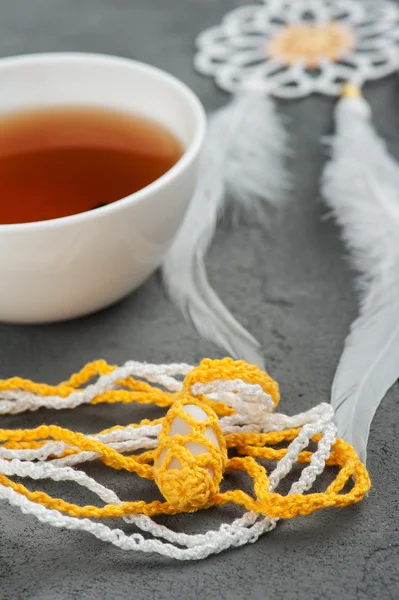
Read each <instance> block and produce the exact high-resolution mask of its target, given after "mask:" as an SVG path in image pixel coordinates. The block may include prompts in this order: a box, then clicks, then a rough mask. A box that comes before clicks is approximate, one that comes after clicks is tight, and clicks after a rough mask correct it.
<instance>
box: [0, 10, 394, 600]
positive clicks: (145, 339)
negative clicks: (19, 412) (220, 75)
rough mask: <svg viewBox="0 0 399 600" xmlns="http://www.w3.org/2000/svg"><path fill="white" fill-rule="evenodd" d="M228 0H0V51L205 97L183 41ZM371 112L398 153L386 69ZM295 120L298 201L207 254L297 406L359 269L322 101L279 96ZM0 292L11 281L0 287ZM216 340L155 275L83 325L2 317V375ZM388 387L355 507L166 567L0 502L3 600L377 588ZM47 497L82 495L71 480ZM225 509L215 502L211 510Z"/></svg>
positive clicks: (129, 492)
mask: <svg viewBox="0 0 399 600" xmlns="http://www.w3.org/2000/svg"><path fill="white" fill-rule="evenodd" d="M236 4H239V2H234V1H233V0H113V1H112V2H110V1H109V0H68V1H65V0H13V2H9V1H8V0H0V55H2V56H6V55H11V54H20V53H24V52H37V51H55V50H81V51H96V52H106V53H112V54H120V55H124V56H130V57H133V58H136V59H139V60H143V61H146V62H149V63H152V64H154V65H156V66H158V67H161V68H164V69H166V70H168V71H170V72H171V73H173V74H175V75H177V76H178V77H180V78H181V79H182V80H183V81H185V82H186V83H187V84H188V85H190V86H191V87H192V88H193V89H194V90H195V92H196V93H197V94H198V95H199V96H200V98H201V99H202V101H203V102H204V104H205V106H206V108H207V109H212V108H215V107H217V106H219V105H221V104H222V103H223V102H225V96H224V95H223V94H221V93H219V92H218V91H217V90H216V89H215V87H214V85H213V83H212V81H211V80H209V79H205V78H202V77H200V76H198V75H196V74H195V73H194V72H193V69H192V53H193V39H194V36H195V35H196V34H197V33H199V32H200V31H201V30H202V29H203V28H205V27H207V26H209V25H211V24H214V23H216V22H218V21H219V18H220V17H221V16H222V14H223V13H224V12H226V11H227V10H229V9H231V8H232V7H233V6H235V5H236ZM366 95H367V98H368V99H369V100H370V102H371V104H372V107H373V109H374V111H375V117H374V118H375V123H376V125H377V127H378V129H379V131H380V133H381V134H382V135H384V136H385V138H386V139H387V140H388V143H389V145H390V148H391V150H392V152H393V153H394V154H395V155H396V156H397V157H398V158H399V139H398V132H399V122H398V112H397V106H398V99H399V80H398V78H397V77H396V76H394V77H391V78H389V79H386V80H384V81H382V82H377V83H375V84H373V85H369V86H367V88H366ZM280 106H281V111H282V112H283V113H285V114H286V115H288V116H289V117H290V119H291V124H290V132H291V135H292V145H293V149H294V159H293V161H292V170H293V175H294V181H295V185H296V193H295V197H294V200H293V201H292V202H291V204H290V205H289V207H288V208H287V210H286V212H285V214H284V215H283V218H282V220H281V223H279V224H278V225H276V226H275V228H274V231H272V232H271V233H270V234H268V235H266V234H265V233H264V232H262V231H261V230H260V229H257V228H256V227H254V226H250V225H247V226H243V227H241V228H240V229H238V230H228V229H226V228H223V227H221V228H220V230H219V232H218V234H217V236H216V239H215V243H214V244H213V247H212V249H211V252H210V254H209V260H208V268H209V273H210V278H211V281H212V283H213V285H214V286H215V288H216V289H217V290H218V292H219V293H220V296H221V297H222V298H223V300H224V301H225V302H226V304H227V305H228V306H229V307H230V308H231V309H232V311H233V312H234V314H235V315H236V316H237V317H238V318H239V319H240V320H241V322H242V323H244V324H245V325H246V326H247V327H248V328H249V329H251V330H252V331H255V332H256V334H257V337H258V338H259V339H260V341H261V342H262V344H263V348H264V353H265V358H266V363H267V365H268V368H269V370H270V371H271V373H272V374H273V376H275V377H276V378H277V379H278V380H279V381H280V382H281V390H282V402H281V408H282V410H283V411H286V412H288V413H296V412H298V411H300V410H305V409H308V408H310V407H311V406H313V405H314V404H316V403H318V402H320V401H326V400H328V398H329V389H330V384H331V379H332V376H333V373H334V369H335V366H336V363H337V360H338V357H339V354H340V351H341V347H342V343H343V340H344V338H345V335H346V333H347V330H348V327H349V324H350V322H351V321H352V319H353V318H354V316H355V314H356V298H355V296H354V293H353V288H352V274H351V273H350V271H349V270H348V268H347V265H346V263H345V260H344V249H343V246H342V244H341V242H340V240H339V231H338V230H337V229H336V227H335V226H334V223H333V222H332V221H331V220H325V219H323V216H324V215H325V213H326V209H325V207H324V206H323V204H322V202H321V201H320V198H319V191H318V181H319V176H320V173H321V169H322V166H323V163H324V160H325V155H324V151H323V148H322V146H321V145H320V138H321V137H322V136H324V135H326V134H328V133H330V132H331V131H332V109H333V102H332V101H331V100H327V99H325V98H319V97H317V98H316V97H312V98H310V99H306V100H303V101H296V102H292V103H289V102H286V103H282V104H281V105H280ZM5 293H7V292H6V290H5ZM205 355H211V356H219V352H218V351H217V349H215V348H213V347H212V346H210V345H208V344H206V343H204V342H202V341H200V340H199V339H198V337H197V336H196V334H195V332H194V331H193V329H192V328H191V327H190V326H188V325H187V324H185V323H184V322H183V321H182V319H181V317H180V314H179V313H178V311H177V310H176V309H175V308H174V307H173V306H171V304H170V303H169V302H168V301H167V299H166V298H165V294H164V292H163V289H162V286H161V283H160V279H159V275H158V274H156V275H154V276H153V277H152V278H151V279H150V280H149V281H148V282H147V283H146V284H145V285H143V287H142V288H141V289H140V290H138V291H137V292H136V293H135V294H133V295H132V296H131V297H130V298H128V299H127V300H125V301H124V302H122V303H121V304H119V305H118V306H115V307H113V308H111V309H110V310H107V311H105V312H103V313H101V314H97V315H95V316H92V317H90V318H87V319H83V320H81V321H79V322H73V323H68V324H62V325H52V326H47V327H11V326H1V327H0V377H10V376H12V375H14V374H18V375H21V376H25V377H31V378H35V379H36V380H43V381H48V382H56V381H58V380H62V379H64V378H65V377H67V376H68V374H69V373H70V372H72V371H74V370H76V369H79V367H80V366H81V365H83V364H84V363H85V362H87V361H89V360H92V359H94V358H98V357H103V358H106V359H107V360H108V361H110V362H112V363H122V362H123V361H125V360H126V359H128V358H137V359H139V360H148V361H153V362H167V361H171V360H174V361H179V360H184V361H188V362H193V363H194V362H196V361H198V360H199V359H201V358H202V357H203V356H205ZM397 397H398V387H397V386H396V387H395V388H394V389H393V390H392V391H391V392H390V393H389V394H388V396H387V397H386V399H385V400H384V402H383V404H382V406H381V408H380V409H379V411H378V413H377V415H376V418H375V420H374V423H373V427H372V432H371V437H370V443H369V464H368V466H369V469H370V473H371V477H372V481H373V489H372V492H371V493H370V495H369V497H368V499H367V500H366V501H365V502H363V503H362V504H361V505H359V506H356V507H352V508H349V509H345V510H342V511H326V512H323V513H322V514H317V515H314V516H311V517H307V518H300V519H297V520H296V521H295V522H292V523H288V522H287V523H282V524H280V526H279V527H278V528H277V530H276V531H275V532H273V533H272V534H270V535H267V536H264V537H263V538H262V539H261V540H259V541H258V542H257V543H256V544H255V545H253V546H247V547H244V548H242V549H239V550H234V551H230V552H225V553H223V554H221V555H219V556H217V557H212V558H209V559H207V560H206V561H203V562H196V563H177V562H172V561H168V560H166V559H162V558H159V557H157V556H142V555H135V554H133V553H130V554H129V553H124V552H123V551H121V550H119V549H117V548H114V547H112V546H107V545H105V544H102V543H101V542H99V541H97V540H95V539H92V538H91V537H89V536H88V535H86V534H82V533H71V532H66V531H59V530H56V531H55V530H52V529H50V528H48V527H45V526H43V525H41V524H39V523H37V522H36V521H35V520H34V519H33V518H32V517H26V516H23V515H22V514H20V513H19V512H17V510H16V509H14V508H10V507H9V506H8V505H5V504H3V505H2V506H1V509H0V510H1V512H0V598H1V599H4V600H5V599H12V600H14V599H15V600H25V599H29V600H30V599H38V600H61V599H62V600H73V599H76V600H81V599H88V600H89V599H90V600H91V599H94V598H95V599H105V600H108V599H109V600H111V599H112V600H122V599H123V600H124V599H127V598H135V600H148V599H154V600H163V599H166V598H168V599H169V598H174V597H176V598H182V599H183V598H184V599H185V600H191V599H193V598H209V599H212V598H218V599H219V600H222V599H224V598H226V599H229V600H241V599H242V598H244V597H245V598H246V599H247V600H258V599H259V600H260V599H265V598H273V599H277V600H278V599H280V598H284V599H285V600H291V599H296V598H300V599H301V598H307V599H309V600H318V599H319V598H324V599H326V600H330V599H331V600H332V599H336V598H342V599H346V598H347V599H350V600H352V599H353V600H355V599H356V600H371V599H374V598H376V597H378V598H379V600H385V599H388V598H397V593H398V592H397V590H398V586H399V570H398V559H399V533H398V531H397V522H398V521H397V515H398V512H397V511H398V493H397V488H398V473H397V464H398V462H399V444H398V441H397V440H398V431H397V430H398V425H397V424H398V403H397ZM138 416H142V412H140V409H134V408H131V407H130V408H122V409H121V408H120V407H117V408H115V407H114V408H106V407H96V408H90V407H83V408H79V409H77V410H76V411H73V413H68V412H67V411H65V412H63V413H57V414H50V413H48V412H43V411H42V412H41V413H36V414H32V415H29V416H25V415H24V416H20V417H13V418H7V419H3V420H2V423H4V426H10V427H17V426H24V427H31V426H34V425H37V424H39V423H41V422H42V421H45V422H48V423H50V422H56V423H59V424H60V425H63V426H65V427H71V428H75V429H77V430H81V431H86V432H89V431H99V430H100V429H103V428H105V427H108V426H111V425H114V424H117V423H127V422H129V421H132V420H135V419H136V417H138ZM89 471H90V472H91V473H94V474H95V475H96V476H98V477H99V478H100V479H101V480H103V481H104V482H106V483H107V484H109V485H111V486H112V487H114V489H115V490H116V491H117V492H118V493H119V494H120V495H121V496H122V498H126V499H128V498H132V497H140V496H141V495H143V496H144V497H146V496H147V497H148V498H149V497H150V496H151V494H153V493H154V490H153V489H152V488H151V489H149V488H148V487H146V486H148V484H144V485H141V484H140V483H139V484H138V483H137V482H136V479H135V477H134V476H132V475H123V474H120V473H116V474H110V473H109V472H107V471H105V470H101V468H99V467H96V466H90V469H89ZM47 489H49V490H50V491H51V492H52V493H56V494H63V495H65V497H74V498H75V499H76V500H77V501H79V502H90V501H91V500H92V498H91V496H90V495H85V493H84V492H82V491H81V490H72V491H73V492H74V493H73V495H71V490H69V488H68V486H64V487H63V486H57V487H56V488H51V486H49V487H48V488H47ZM222 516H223V517H225V518H231V514H229V510H227V509H226V511H225V513H224V514H223V515H222ZM218 519H220V513H218V512H212V513H205V514H202V515H196V516H192V517H190V518H189V519H184V520H182V519H180V520H179V519H175V520H174V523H173V525H174V526H176V527H177V528H181V527H186V528H188V530H189V531H194V530H204V529H206V528H208V527H209V526H212V525H216V524H217V523H218V522H219V521H218Z"/></svg>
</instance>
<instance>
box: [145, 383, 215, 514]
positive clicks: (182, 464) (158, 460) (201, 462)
mask: <svg viewBox="0 0 399 600" xmlns="http://www.w3.org/2000/svg"><path fill="white" fill-rule="evenodd" d="M187 406H197V407H199V408H200V409H201V410H202V411H203V412H204V413H205V414H206V417H207V418H206V420H202V421H198V420H196V419H195V418H194V417H192V416H190V415H189V414H188V413H187V412H185V410H184V408H185V407H187ZM175 419H180V420H181V422H182V423H185V424H186V425H187V426H188V429H189V432H188V433H186V434H185V435H184V434H183V435H182V434H174V435H171V434H170V430H171V426H172V424H173V423H174V422H175ZM207 430H211V431H212V432H213V434H214V436H215V438H216V440H217V445H216V444H215V443H213V442H212V441H210V440H209V438H208V437H207V435H206V433H207ZM190 443H191V444H198V445H199V446H200V449H201V447H202V449H203V450H205V452H204V453H201V454H198V455H197V456H194V455H193V454H192V452H191V451H190V449H188V448H187V444H190ZM172 461H177V465H176V466H177V468H176V467H175V468H171V462H172ZM226 463H227V450H226V442H225V440H224V437H223V433H222V430H221V428H220V425H219V421H218V418H217V416H216V413H215V412H214V411H213V410H212V409H211V408H210V407H209V406H205V405H203V404H202V403H201V402H199V401H198V400H194V399H193V398H192V397H191V396H189V395H186V396H184V397H183V398H182V399H181V400H178V401H177V402H176V403H175V404H174V405H173V406H172V408H171V409H170V410H169V411H168V414H167V415H166V417H165V420H164V423H163V428H162V432H161V434H160V436H159V445H158V448H157V450H156V451H155V454H154V474H155V481H156V483H157V485H158V487H159V489H160V491H161V493H162V495H163V496H164V498H166V500H167V501H168V502H169V503H170V504H171V506H173V507H174V508H176V509H177V510H179V511H182V512H183V511H185V512H190V511H193V510H197V509H198V508H204V507H206V506H208V505H209V504H211V503H212V498H214V497H215V495H216V494H217V492H218V491H219V485H220V482H221V481H222V477H223V472H224V470H225V467H226ZM172 464H173V463H172Z"/></svg>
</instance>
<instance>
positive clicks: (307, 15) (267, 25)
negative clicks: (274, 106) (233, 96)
mask: <svg viewBox="0 0 399 600" xmlns="http://www.w3.org/2000/svg"><path fill="white" fill-rule="evenodd" d="M329 22H332V23H335V24H336V25H337V26H338V27H339V28H340V30H341V31H343V32H346V33H348V34H349V35H350V36H351V38H352V39H353V40H354V44H353V47H351V48H350V49H346V50H345V51H343V53H342V54H341V55H340V56H339V57H338V59H337V60H332V59H331V58H328V57H320V59H319V60H318V63H317V66H315V67H309V65H308V64H306V62H305V61H304V60H302V59H301V58H298V60H297V61H295V62H294V63H293V64H288V63H287V61H286V60H285V58H284V56H274V55H273V56H272V55H270V54H269V53H268V48H269V47H270V46H269V45H270V44H271V43H272V42H273V40H274V39H276V37H277V36H279V35H280V34H281V33H282V31H283V30H284V29H285V28H287V27H289V26H292V25H295V26H298V25H301V24H302V25H309V24H310V23H311V24H312V25H316V26H317V25H323V24H327V23H329ZM398 42H399V8H398V6H397V5H396V4H394V3H393V2H390V1H388V0H375V1H372V0H364V1H360V0H265V1H264V3H263V4H255V3H254V5H250V6H242V7H240V8H237V9H235V10H233V11H231V12H230V13H228V14H227V15H226V16H225V17H224V19H223V21H222V23H221V24H220V25H218V26H216V27H212V28H210V29H207V30H206V31H204V32H203V33H202V34H201V35H200V36H199V37H198V38H197V54H196V56H195V60H194V64H195V67H196V69H197V70H198V71H199V72H200V73H202V74H204V75H210V76H212V77H214V78H215V81H216V83H217V85H218V86H219V87H221V88H222V89H224V90H226V91H228V92H232V93H235V92H237V91H241V90H243V89H245V90H259V91H260V92H266V93H269V94H272V95H274V96H276V97H278V98H301V97H304V96H307V95H309V94H311V93H313V92H318V93H320V94H326V95H332V96H336V95H339V94H340V93H341V88H342V83H343V82H345V81H350V82H352V83H356V84H358V85H359V86H360V85H362V84H363V83H364V82H365V81H367V80H373V79H379V78H381V77H385V76H387V75H389V74H391V73H393V72H396V70H397V64H398Z"/></svg>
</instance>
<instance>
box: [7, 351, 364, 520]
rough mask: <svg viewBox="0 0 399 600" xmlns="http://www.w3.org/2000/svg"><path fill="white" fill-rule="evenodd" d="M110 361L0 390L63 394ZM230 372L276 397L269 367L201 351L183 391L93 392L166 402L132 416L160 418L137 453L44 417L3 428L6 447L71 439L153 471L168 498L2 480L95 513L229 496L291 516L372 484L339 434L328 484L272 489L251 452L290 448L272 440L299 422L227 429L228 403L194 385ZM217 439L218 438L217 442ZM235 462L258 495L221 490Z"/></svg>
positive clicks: (127, 385) (108, 399) (115, 462)
mask: <svg viewBox="0 0 399 600" xmlns="http://www.w3.org/2000/svg"><path fill="white" fill-rule="evenodd" d="M115 368H116V367H113V366H110V365H108V364H107V363H106V362H105V361H97V362H93V363H91V364H88V365H87V366H86V367H85V368H84V369H83V370H82V371H80V372H79V373H77V374H75V375H73V376H72V377H71V378H70V379H69V380H68V381H65V382H62V383H61V384H59V385H57V386H49V385H45V384H37V383H33V382H31V381H29V380H24V379H20V378H13V379H9V380H5V381H0V392H2V391H6V390H15V389H18V390H25V391H29V392H32V393H35V394H38V395H41V396H50V395H57V396H61V397H62V398H66V397H68V396H69V395H70V394H71V393H73V392H75V391H76V390H77V389H78V388H81V387H82V386H83V385H84V384H85V383H87V382H88V381H89V380H90V379H92V378H93V377H95V376H99V375H103V374H109V373H111V372H112V371H113V370H114V369H115ZM235 379H242V380H243V381H245V382H246V383H253V384H258V385H260V386H261V387H262V389H263V390H264V391H265V392H266V393H267V394H269V395H270V397H271V398H272V400H273V402H274V404H275V405H276V404H277V403H278V401H279V391H278V385H277V383H276V382H275V381H274V380H273V379H272V378H271V377H269V375H267V374H266V373H263V372H262V371H260V370H259V369H258V368H257V367H254V366H251V365H247V364H246V363H244V362H242V361H233V360H231V359H224V360H221V361H211V360H209V359H206V360H204V361H202V363H201V364H200V365H199V366H198V367H196V368H195V369H193V370H192V371H191V372H190V373H189V374H188V375H187V376H186V378H185V380H184V384H183V393H175V394H173V393H169V392H164V391H162V390H160V389H157V388H155V387H153V386H150V385H149V384H147V383H143V382H142V381H136V380H134V379H133V378H127V379H126V380H123V381H120V382H118V384H119V386H121V387H123V389H120V390H115V391H111V392H110V391H107V392H105V393H103V394H99V395H98V396H96V397H95V398H94V400H93V401H92V404H98V403H101V402H105V403H114V402H123V403H131V402H138V403H140V404H150V403H153V404H156V405H158V406H162V407H171V408H170V410H169V412H168V413H167V415H166V417H164V418H163V419H157V420H155V421H149V420H144V421H142V422H141V423H138V424H132V426H136V427H137V426H139V425H144V424H157V423H162V425H163V428H162V432H161V434H160V436H159V445H158V447H157V448H156V449H155V450H149V451H146V452H143V453H141V454H140V455H137V456H136V455H130V456H125V455H123V454H121V453H120V452H118V451H117V450H115V449H113V448H111V447H109V446H107V445H106V444H103V443H101V442H99V441H97V440H94V439H92V438H88V437H87V436H85V435H84V434H82V433H74V432H72V431H69V430H67V429H63V428H61V427H57V426H54V425H51V426H46V425H43V426H41V427H37V428H35V429H19V430H6V429H0V445H2V446H3V447H6V448H12V449H36V448H40V447H41V445H43V444H44V443H47V442H48V441H49V440H51V439H53V440H60V441H63V442H65V443H66V444H68V446H70V448H69V449H68V450H67V451H66V452H65V453H64V455H63V456H66V455H69V454H73V453H75V452H78V451H82V450H85V451H86V450H87V451H91V452H96V453H97V454H98V455H99V456H100V458H101V460H102V461H103V462H104V463H105V464H107V465H108V466H109V467H111V468H113V469H124V470H127V471H130V472H132V473H136V474H137V475H138V476H140V477H143V478H146V479H155V481H156V483H157V484H158V486H159V489H160V491H161V492H162V494H163V496H164V497H165V499H166V502H159V501H155V502H151V503H146V502H144V501H136V502H123V503H121V504H119V505H112V504H109V505H106V506H103V507H101V508H98V507H96V506H90V505H88V506H78V505H75V504H72V503H69V502H66V501H64V500H62V499H59V498H53V497H51V496H49V495H48V494H46V493H44V492H40V491H35V492H33V491H30V490H28V489H27V488H26V487H25V486H23V485H22V484H19V483H15V482H14V481H12V480H11V479H9V478H8V477H6V476H5V475H0V484H1V485H3V486H7V487H10V488H12V489H13V490H14V491H16V492H18V493H19V494H22V495H23V496H25V497H26V498H28V499H29V500H31V501H33V502H36V503H38V504H41V505H43V506H46V507H48V508H53V509H56V510H58V511H60V512H63V513H66V514H68V515H72V516H75V517H94V518H112V517H120V516H124V515H127V514H133V513H136V514H137V513H141V514H145V515H148V516H154V515H162V514H176V513H180V512H192V511H195V510H199V509H202V508H207V507H209V506H212V505H216V506H223V505H225V504H228V503H234V504H237V505H240V506H243V507H245V508H246V509H247V510H250V511H253V512H255V513H257V514H262V515H264V516H267V517H271V518H275V517H278V518H285V519H288V518H292V517H296V516H298V515H307V514H310V513H312V512H314V511H316V510H319V509H321V508H326V507H332V506H347V505H349V504H353V503H355V502H358V501H359V500H361V499H362V498H363V496H364V495H365V494H366V492H367V491H368V490H369V488H370V479H369V476H368V473H367V470H366V468H365V466H364V465H363V464H362V463H361V462H360V460H359V459H358V457H357V455H356V453H355V451H354V450H353V448H352V447H351V446H350V445H349V444H347V443H345V442H344V441H342V440H337V442H336V443H335V444H334V446H333V450H332V453H331V455H330V457H329V458H328V460H327V463H326V464H327V465H328V466H335V467H338V468H339V470H338V473H337V475H336V477H335V479H334V481H333V482H332V483H331V484H330V485H329V487H328V488H327V489H326V491H325V492H319V493H309V494H307V495H302V494H292V495H290V496H283V495H281V494H278V493H276V492H269V491H268V487H269V486H268V484H269V482H268V476H267V472H266V469H265V467H264V466H262V465H261V464H260V463H258V462H257V461H256V459H259V458H260V459H267V460H273V461H275V460H281V458H283V457H284V456H285V454H286V453H287V449H286V448H275V447H274V446H276V445H279V444H281V443H283V442H289V441H291V440H293V439H294V438H295V437H296V435H297V434H298V431H299V430H298V429H287V430H284V431H279V432H270V433H232V434H228V435H226V436H224V435H223V433H222V430H221V428H220V425H219V422H218V418H217V415H219V416H226V415H232V414H234V412H235V411H234V410H233V409H232V408H230V407H229V406H227V405H225V404H223V403H219V402H213V401H211V400H210V399H209V398H206V397H205V396H201V397H198V398H196V397H194V396H193V395H192V386H193V385H195V384H196V383H209V382H212V381H215V380H235ZM189 405H192V406H196V407H197V408H199V409H201V410H202V411H203V412H204V413H205V415H206V418H205V419H204V420H198V419H196V418H194V417H193V416H191V415H189V414H188V413H187V411H186V409H187V406H189ZM176 418H179V419H181V420H182V421H184V423H185V424H186V426H187V427H188V429H189V431H188V432H187V433H185V434H184V433H183V434H172V435H170V433H171V427H172V424H173V423H174V421H175V419H176ZM114 429H117V427H116V428H111V429H108V430H105V431H103V432H101V433H106V432H109V431H112V430H114ZM209 429H211V430H212V432H213V435H210V433H209ZM172 433H173V432H172ZM317 439H318V436H315V438H314V441H317ZM212 440H213V441H212ZM215 441H217V445H216V443H215ZM188 442H191V443H194V444H201V445H202V446H204V450H205V452H202V453H200V454H193V453H192V452H191V451H190V450H189V449H188V448H187V443H188ZM217 446H219V447H217ZM0 447H1V446H0ZM226 449H234V450H235V452H236V454H237V455H238V456H234V457H232V458H230V459H229V458H228V456H227V450H226ZM312 455H313V453H312V452H311V451H303V452H301V453H300V454H299V457H298V461H299V462H300V463H309V462H310V461H311V458H312ZM173 460H175V461H176V460H177V461H178V463H179V468H175V467H173V464H176V463H173V462H172V461H173ZM169 467H171V468H169ZM234 470H239V471H244V472H246V473H247V474H248V475H249V476H250V478H251V479H252V480H253V486H254V495H255V498H256V499H255V498H254V497H252V496H250V495H249V494H247V493H245V492H244V491H242V490H233V491H227V492H224V493H221V492H220V491H219V486H220V482H221V480H222V477H223V473H225V472H229V471H234ZM350 479H352V481H353V485H352V488H351V489H350V490H349V491H346V492H345V493H342V490H343V489H344V487H345V486H346V484H347V483H348V481H349V480H350Z"/></svg>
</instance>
